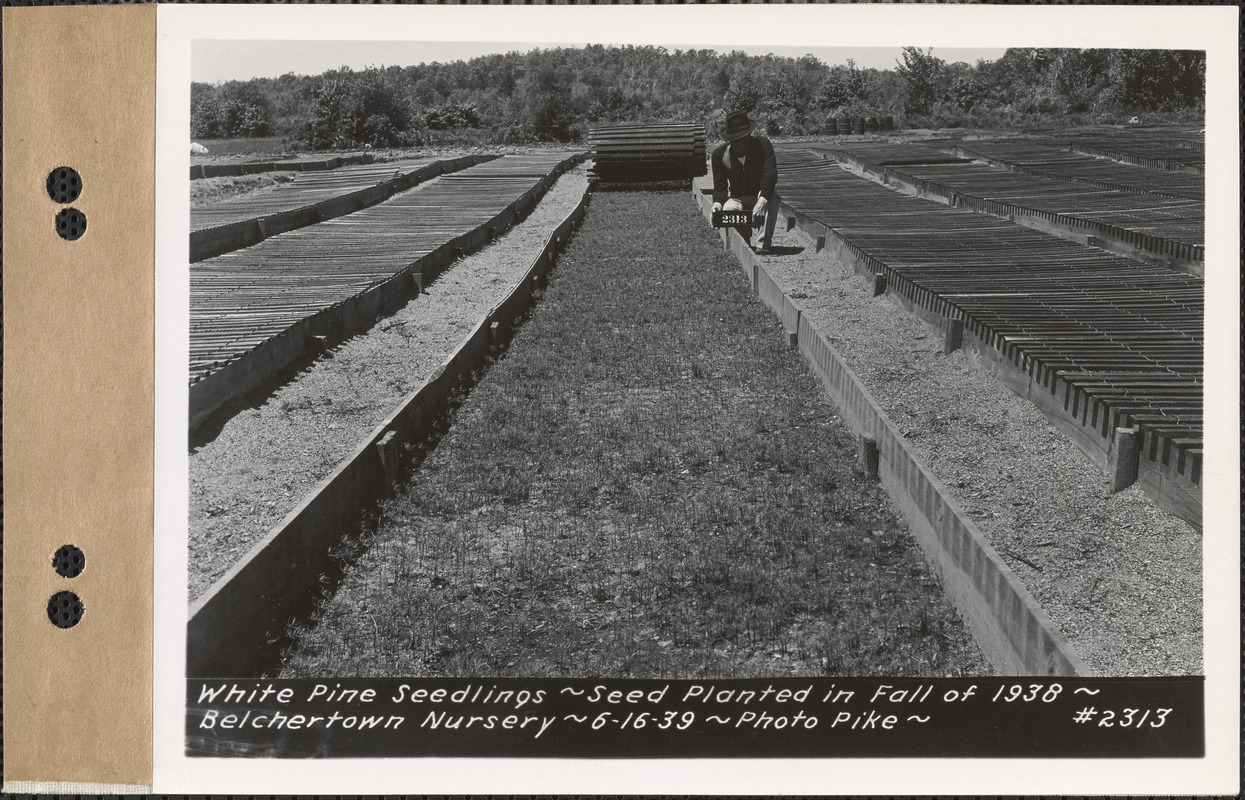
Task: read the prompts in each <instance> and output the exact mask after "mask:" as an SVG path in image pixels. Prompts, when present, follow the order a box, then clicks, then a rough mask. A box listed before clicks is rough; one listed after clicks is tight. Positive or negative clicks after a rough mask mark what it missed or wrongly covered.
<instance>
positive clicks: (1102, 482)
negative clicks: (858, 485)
mask: <svg viewBox="0 0 1245 800" xmlns="http://www.w3.org/2000/svg"><path fill="white" fill-rule="evenodd" d="M780 227H781V226H780ZM775 244H776V245H777V246H779V247H781V248H789V249H791V250H796V251H798V252H795V253H794V254H790V255H781V256H778V255H775V256H770V257H767V258H765V259H763V260H764V264H765V267H766V269H768V270H769V271H770V273H771V275H773V276H774V278H775V280H776V281H777V282H778V284H779V285H780V286H781V287H782V288H783V290H784V291H786V292H787V293H789V294H791V296H792V297H793V298H797V299H798V302H799V303H800V304H801V306H802V307H803V308H804V311H805V313H806V314H807V315H809V317H810V318H811V320H812V322H813V323H814V324H815V325H816V326H817V327H818V328H819V329H821V330H822V331H823V332H824V333H825V334H826V335H827V337H828V338H829V340H830V343H831V344H832V345H833V346H834V347H835V348H836V349H837V350H838V351H839V352H840V353H841V354H842V355H843V357H844V358H845V359H846V360H847V363H848V364H849V365H850V366H851V368H852V369H853V370H854V371H855V372H856V373H857V374H858V375H859V376H860V377H861V379H862V380H863V381H864V383H865V384H866V385H867V386H868V387H869V390H870V391H871V392H873V394H874V396H875V397H876V398H877V399H878V401H879V402H880V403H881V404H882V406H883V408H885V409H886V411H887V413H888V414H889V415H890V417H891V419H892V420H893V421H894V422H895V424H896V425H898V426H899V428H900V430H902V431H904V433H905V437H906V438H907V439H908V441H909V442H910V443H911V444H912V445H914V446H915V447H916V449H917V451H918V452H919V453H920V454H921V456H922V457H923V458H925V459H926V461H927V462H928V463H929V464H930V465H931V466H932V468H933V470H934V473H935V474H936V475H938V477H939V478H940V479H941V480H942V481H943V482H944V483H945V484H946V485H947V486H948V487H950V488H951V490H952V492H953V493H954V495H955V498H956V500H957V501H958V502H959V503H960V504H961V505H962V506H963V507H964V508H965V509H966V510H967V512H968V513H969V515H970V516H971V517H972V518H973V519H974V521H975V522H976V523H977V524H978V526H979V527H980V528H981V529H982V531H983V532H984V533H985V534H986V536H987V538H988V539H989V540H990V541H991V543H992V544H993V545H994V547H995V549H996V550H998V552H999V554H1000V555H1001V556H1002V557H1003V559H1004V561H1006V562H1007V564H1008V566H1009V567H1011V568H1012V569H1013V570H1014V571H1015V572H1016V573H1017V574H1018V575H1019V576H1020V578H1021V580H1023V581H1024V583H1025V585H1026V586H1028V588H1029V590H1030V591H1031V592H1032V593H1033V594H1034V596H1035V597H1036V598H1037V600H1038V602H1040V603H1041V605H1042V607H1043V608H1044V609H1046V611H1047V613H1049V614H1050V615H1051V617H1052V618H1053V619H1054V621H1055V623H1056V624H1057V625H1058V626H1059V628H1060V629H1061V630H1062V632H1063V634H1064V635H1065V636H1066V637H1067V638H1068V639H1069V641H1070V642H1071V643H1072V646H1073V647H1074V648H1075V649H1076V651H1077V652H1078V653H1079V654H1080V655H1081V657H1082V658H1084V659H1085V661H1086V663H1087V664H1088V665H1089V666H1090V668H1091V669H1093V670H1095V672H1096V673H1098V674H1101V675H1121V676H1123V675H1195V674H1201V672H1202V548H1201V534H1199V533H1198V532H1197V531H1196V530H1194V529H1193V528H1192V527H1190V526H1189V525H1187V524H1185V523H1184V522H1182V521H1180V520H1178V519H1175V518H1173V517H1171V516H1169V515H1167V514H1165V513H1164V512H1162V511H1161V510H1159V509H1158V507H1157V506H1155V505H1154V503H1153V502H1151V501H1150V500H1149V499H1148V498H1147V497H1146V496H1145V495H1144V494H1143V493H1142V492H1141V490H1140V489H1139V488H1137V487H1133V488H1131V489H1128V490H1126V491H1124V492H1121V493H1120V494H1117V495H1111V494H1109V493H1108V492H1107V482H1106V477H1105V476H1104V475H1103V474H1101V473H1100V472H1099V471H1098V469H1097V468H1096V467H1094V466H1092V465H1091V464H1090V463H1089V461H1088V460H1087V459H1086V458H1085V456H1083V455H1082V454H1081V452H1080V451H1079V450H1078V449H1077V448H1076V446H1075V445H1073V444H1072V443H1071V442H1070V441H1069V440H1068V439H1067V438H1066V437H1064V436H1063V435H1062V434H1061V433H1059V431H1058V430H1056V429H1055V428H1054V427H1053V426H1052V425H1051V424H1050V423H1049V422H1048V421H1047V420H1046V419H1045V417H1044V416H1043V415H1042V414H1041V412H1039V411H1038V410H1037V408H1036V407H1035V406H1033V405H1032V404H1031V403H1029V402H1027V401H1025V400H1022V399H1020V398H1019V397H1017V396H1016V395H1014V394H1013V393H1012V392H1011V391H1010V390H1008V389H1007V388H1006V387H1005V386H1003V385H1002V384H1001V383H999V382H998V381H996V380H995V379H994V378H992V377H990V376H989V375H988V374H986V373H985V372H984V371H983V370H981V369H978V368H976V367H975V366H974V365H973V364H972V363H971V362H970V361H969V360H968V359H967V358H966V357H965V356H964V355H963V354H962V353H954V354H952V355H951V356H950V357H944V356H943V354H942V339H941V338H940V337H939V336H938V334H937V333H936V332H935V331H934V330H933V329H932V328H930V327H928V326H926V325H925V324H924V323H922V322H921V321H919V320H918V319H916V318H915V317H914V316H912V315H910V314H909V313H907V312H905V311H903V310H902V309H900V308H899V307H898V306H897V305H895V304H893V303H892V302H890V301H888V300H887V299H886V298H885V297H878V298H874V297H873V296H872V284H871V283H868V284H866V281H865V279H864V278H862V277H860V276H858V275H857V274H856V273H855V272H854V271H852V270H850V269H848V268H846V267H844V266H842V265H840V264H838V263H836V262H835V261H834V260H833V259H832V258H831V257H830V256H829V255H828V254H826V253H822V254H814V253H813V247H812V243H811V242H810V241H809V240H808V239H807V238H806V237H805V236H803V235H802V234H799V233H797V232H795V231H793V232H790V233H778V234H775ZM780 252H783V251H780Z"/></svg>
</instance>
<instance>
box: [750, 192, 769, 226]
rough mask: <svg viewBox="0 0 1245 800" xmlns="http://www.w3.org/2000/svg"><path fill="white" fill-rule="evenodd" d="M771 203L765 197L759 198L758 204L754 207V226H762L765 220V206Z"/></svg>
mask: <svg viewBox="0 0 1245 800" xmlns="http://www.w3.org/2000/svg"><path fill="white" fill-rule="evenodd" d="M767 205H769V201H767V200H766V199H765V198H764V197H758V198H757V204H756V205H755V206H753V207H752V224H753V226H754V227H757V228H759V227H761V223H763V222H765V207H766V206H767Z"/></svg>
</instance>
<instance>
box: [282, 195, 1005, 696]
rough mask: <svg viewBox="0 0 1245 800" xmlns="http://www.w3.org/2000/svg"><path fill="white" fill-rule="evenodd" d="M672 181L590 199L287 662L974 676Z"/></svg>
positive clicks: (951, 621)
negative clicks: (542, 284) (527, 308)
mask: <svg viewBox="0 0 1245 800" xmlns="http://www.w3.org/2000/svg"><path fill="white" fill-rule="evenodd" d="M854 464H855V457H854V447H853V443H852V438H851V436H850V434H849V432H848V431H847V429H846V428H845V427H844V426H843V425H842V423H841V422H840V421H839V419H838V417H837V415H836V413H835V410H834V409H833V407H832V406H830V404H829V403H828V401H826V400H825V398H824V394H823V392H822V391H821V388H820V386H819V384H817V382H816V380H815V379H814V378H813V376H812V375H811V373H810V371H809V370H808V368H807V366H806V365H805V364H804V362H803V360H802V359H801V358H800V357H799V356H798V355H797V354H795V353H793V352H791V351H790V350H788V349H787V348H786V345H785V337H784V336H783V335H782V331H781V329H780V328H779V326H778V324H777V322H776V321H775V320H774V319H773V317H772V316H771V314H770V312H769V311H768V310H767V309H765V308H764V307H763V306H762V305H761V304H760V303H759V302H757V301H756V300H755V299H754V298H753V297H752V296H751V294H750V293H749V292H748V289H747V286H746V282H745V280H744V278H743V275H742V273H741V272H740V270H739V268H738V266H737V265H736V264H735V263H734V261H733V260H732V259H730V258H729V257H728V256H726V255H725V254H723V253H722V251H721V248H720V246H719V245H718V243H717V240H716V239H715V238H714V237H713V236H712V235H711V234H710V233H709V231H708V230H707V229H706V228H705V226H704V222H703V220H702V219H701V218H700V216H699V214H698V213H697V212H696V209H695V206H694V204H693V202H692V200H691V198H690V197H688V196H687V195H684V194H653V193H622V192H617V193H608V194H600V195H596V196H595V197H594V199H593V206H592V208H591V211H590V213H589V214H588V218H587V220H586V222H585V224H584V226H583V227H582V228H581V229H580V231H579V232H578V234H577V235H576V237H575V239H574V241H573V242H572V243H571V246H570V248H569V249H568V250H567V252H566V253H565V254H564V255H563V257H562V259H561V261H560V262H559V265H558V267H557V271H556V273H555V275H554V278H553V281H552V282H551V286H550V289H549V291H548V293H547V295H546V297H545V300H544V302H543V303H542V304H541V305H540V306H539V307H538V308H537V309H536V310H535V312H534V313H533V315H532V318H531V319H530V320H529V321H528V322H527V324H526V325H525V326H524V327H523V328H522V329H520V331H519V332H518V333H517V335H516V337H515V339H514V342H513V344H512V346H511V349H510V352H509V354H508V356H507V357H506V358H505V359H503V360H502V361H500V362H499V363H497V364H496V365H494V367H493V368H492V369H491V370H490V371H489V372H488V374H487V375H486V376H485V377H484V379H483V380H482V381H481V382H480V384H479V385H478V386H477V387H476V389H475V390H474V392H473V393H472V395H471V396H470V398H468V400H467V401H466V402H465V403H464V404H463V405H462V406H461V408H460V409H459V410H458V412H457V415H456V419H455V421H454V425H453V427H452V428H451V429H450V431H449V433H448V434H447V435H446V437H445V438H444V439H443V440H442V442H441V444H440V445H439V447H438V448H437V449H436V450H435V451H434V452H433V453H431V454H430V455H429V456H428V457H427V459H426V460H425V461H424V463H423V465H422V466H421V468H420V470H419V471H418V472H417V473H416V474H415V475H414V477H413V478H412V480H411V482H410V484H409V485H408V486H407V487H405V490H404V492H403V493H402V496H401V497H399V498H398V499H396V500H394V501H392V502H390V503H389V504H387V505H386V507H385V508H384V509H383V513H382V519H381V522H380V524H379V526H378V528H377V530H376V531H375V533H374V534H372V535H370V536H369V537H368V540H367V541H366V542H364V543H362V545H361V546H362V547H364V548H365V551H364V552H363V554H362V555H361V557H360V558H359V560H358V562H357V564H356V565H355V566H354V567H353V569H352V570H351V571H350V573H349V574H348V575H347V577H346V578H345V580H344V581H343V582H342V584H341V586H340V587H339V589H338V591H337V593H336V594H335V596H333V597H332V598H331V599H327V600H326V601H325V602H324V603H323V604H322V608H321V612H320V614H319V616H318V619H317V620H316V621H315V622H314V623H313V624H312V625H310V626H308V627H307V628H305V629H302V630H299V631H297V634H298V635H297V637H296V638H297V642H298V644H297V646H296V647H295V648H294V650H293V651H292V652H291V653H290V654H289V655H288V658H287V660H286V666H285V669H284V673H285V675H287V676H290V677H293V676H334V675H337V676H345V675H359V676H388V675H424V676H492V677H502V676H567V675H575V676H601V677H606V676H613V677H686V678H692V677H760V676H784V675H809V676H811V675H914V676H926V675H959V674H982V673H987V672H989V671H990V669H989V667H988V665H986V664H985V662H984V660H983V658H982V656H981V654H980V653H979V651H978V650H977V648H976V645H975V644H974V643H973V642H972V640H971V637H970V636H969V634H968V633H967V632H966V630H965V628H964V627H963V625H962V623H961V622H960V620H959V619H958V617H957V616H956V614H955V612H954V611H953V609H952V608H951V607H950V606H949V604H948V603H947V602H946V600H945V599H944V598H943V597H942V593H941V590H940V589H939V587H938V585H937V582H936V581H935V580H934V578H933V577H932V576H931V575H930V573H929V571H928V569H927V567H926V565H925V562H924V560H923V558H922V555H921V552H920V550H919V548H918V546H917V545H916V543H915V541H914V540H913V539H912V538H911V536H910V535H909V534H908V532H907V531H906V529H905V528H904V526H903V523H902V522H901V521H900V520H899V519H898V518H897V517H896V515H895V514H894V513H893V511H892V510H891V509H890V506H889V503H888V501H887V499H886V497H885V494H884V493H883V491H882V490H881V488H880V486H879V485H878V484H877V483H876V482H873V481H870V480H867V479H865V478H864V477H863V476H860V475H859V474H857V473H856V472H855V469H854Z"/></svg>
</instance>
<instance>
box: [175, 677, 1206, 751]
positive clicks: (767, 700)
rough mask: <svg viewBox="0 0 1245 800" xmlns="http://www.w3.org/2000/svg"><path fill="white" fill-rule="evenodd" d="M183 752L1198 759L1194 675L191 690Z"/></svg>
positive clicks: (426, 682) (291, 683)
mask: <svg viewBox="0 0 1245 800" xmlns="http://www.w3.org/2000/svg"><path fill="white" fill-rule="evenodd" d="M187 690H188V694H187V698H188V700H187V718H186V735H187V741H186V748H187V753H188V754H189V755H192V756H193V755H201V756H217V757H219V756H228V755H233V756H248V757H255V756H267V757H280V758H306V757H412V756H526V757H540V756H548V757H563V758H567V757H569V758H575V757H581V758H611V757H616V758H637V757H670V758H686V757H710V758H712V757H720V758H748V757H783V758H799V757H805V758H827V757H829V758H833V757H854V758H858V757H968V756H971V757H1018V758H1033V757H1038V758H1078V757H1089V758H1153V757H1173V758H1174V757H1200V756H1202V755H1204V752H1205V732H1204V727H1203V705H1202V703H1203V694H1204V681H1203V679H1202V678H1200V677H1199V678H1116V679H1093V678H1076V679H1061V680H1048V679H1040V678H1032V677H1016V678H982V679H926V680H919V679H912V678H870V679H859V678H839V679H835V678H818V679H775V680H743V681H740V680H731V681H654V680H626V681H623V680H618V681H610V680H556V679H531V680H520V679H497V680H489V679H475V680H468V679H459V680H450V679H418V678H412V679H376V680H367V679H340V680H324V681H316V680H258V681H257V680H204V679H194V680H190V681H188V682H187Z"/></svg>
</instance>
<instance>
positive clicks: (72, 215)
mask: <svg viewBox="0 0 1245 800" xmlns="http://www.w3.org/2000/svg"><path fill="white" fill-rule="evenodd" d="M56 232H57V233H58V234H60V237H61V238H62V239H66V240H68V241H71V242H72V241H74V240H75V239H80V238H82V234H84V233H86V214H83V213H82V212H81V211H79V210H78V209H76V208H65V209H61V211H60V213H59V214H57V215H56Z"/></svg>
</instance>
